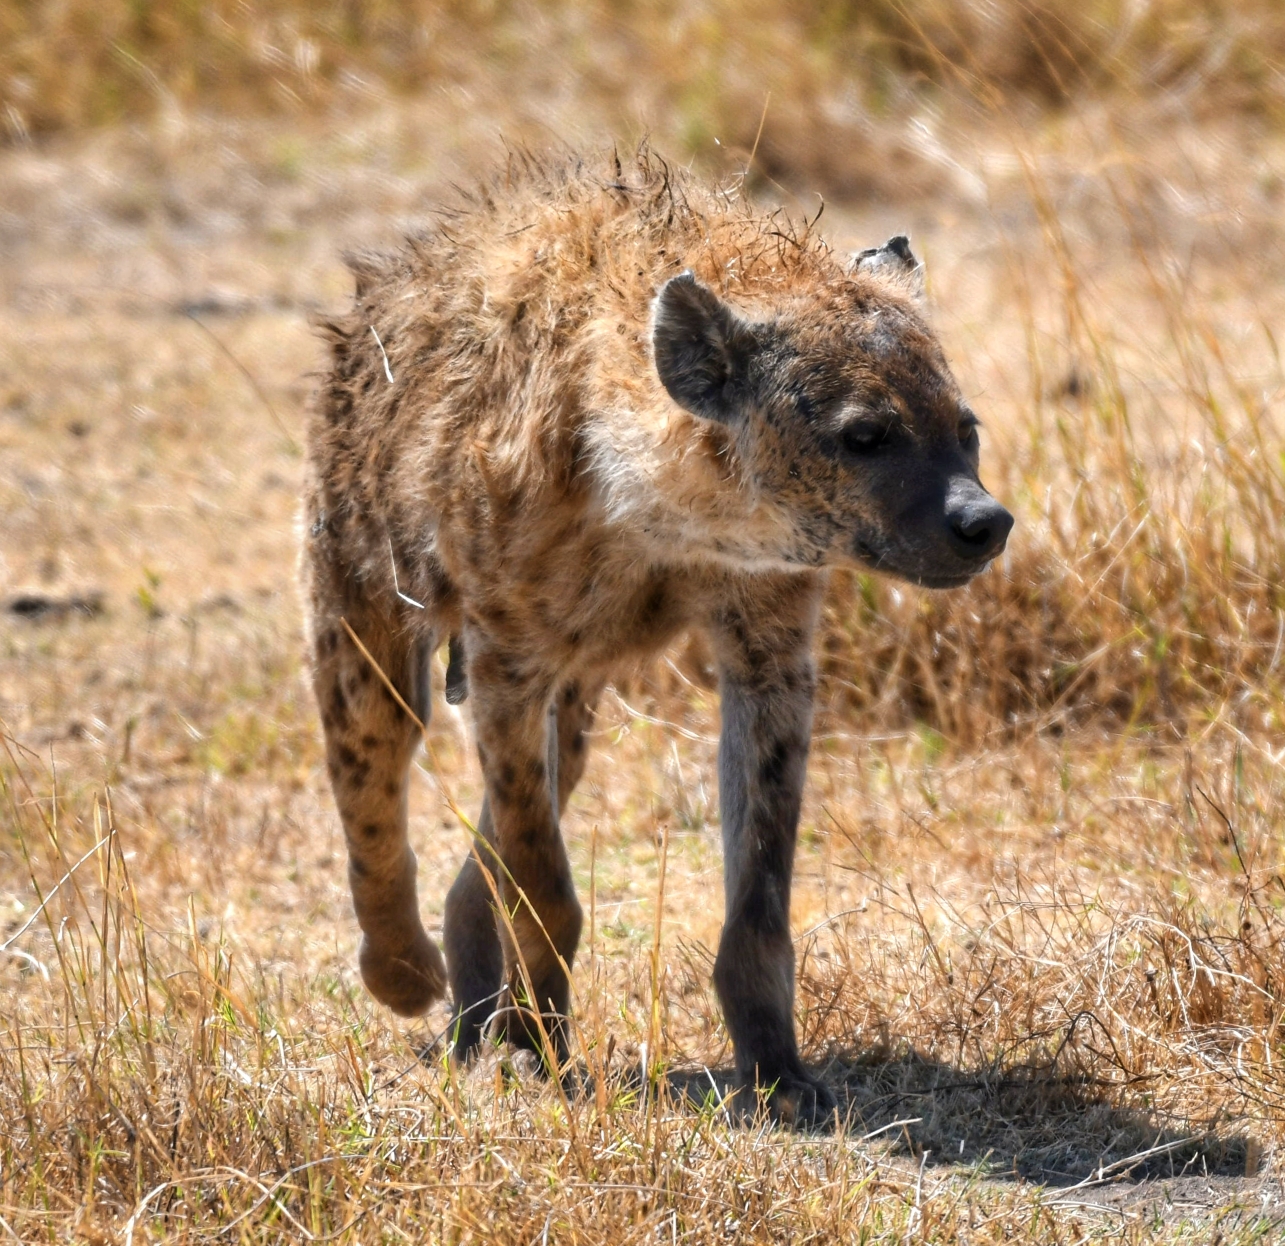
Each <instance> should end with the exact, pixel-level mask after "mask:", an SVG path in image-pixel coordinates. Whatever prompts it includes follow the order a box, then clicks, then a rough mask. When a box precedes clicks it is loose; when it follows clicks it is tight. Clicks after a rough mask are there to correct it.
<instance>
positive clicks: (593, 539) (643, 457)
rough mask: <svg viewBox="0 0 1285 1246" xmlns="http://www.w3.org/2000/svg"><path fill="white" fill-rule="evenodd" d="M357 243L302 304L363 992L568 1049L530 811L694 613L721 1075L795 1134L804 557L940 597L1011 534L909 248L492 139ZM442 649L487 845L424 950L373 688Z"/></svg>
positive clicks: (703, 190) (392, 734)
mask: <svg viewBox="0 0 1285 1246" xmlns="http://www.w3.org/2000/svg"><path fill="white" fill-rule="evenodd" d="M350 266H351V268H352V270H353V273H354V275H355V277H356V287H357V290H356V299H355V303H354V306H353V308H352V311H351V312H350V313H349V314H348V315H346V316H344V317H343V318H341V319H338V320H336V321H334V322H333V323H329V324H327V325H326V326H325V333H326V335H327V338H328V342H329V348H330V353H331V366H330V370H329V372H328V374H327V376H326V378H325V380H324V382H323V385H322V388H321V391H320V397H319V401H318V403H317V404H316V409H315V412H314V414H313V416H312V419H311V427H310V430H309V461H310V470H309V477H308V485H307V495H306V503H305V505H306V511H305V515H306V519H305V522H306V530H305V551H304V564H305V568H306V578H307V592H308V597H309V605H310V611H311V620H310V622H311V627H310V643H311V647H312V659H313V678H314V681H315V688H316V694H317V700H318V704H319V706H320V710H321V717H322V723H323V725H324V729H325V738H326V755H327V761H328V766H329V771H330V778H331V782H332V784H333V787H334V793H335V800H336V802H337V804H338V807H339V814H340V817H341V819H342V821H343V827H344V833H345V836H346V839H347V846H348V852H349V879H350V882H351V885H352V895H353V904H354V907H355V909H356V914H357V919H358V922H359V923H360V926H361V929H362V935H363V937H362V942H361V951H360V967H361V973H362V977H363V979H364V981H365V983H366V986H367V987H368V988H369V990H370V991H371V993H372V994H373V995H374V996H375V997H376V998H377V999H379V1000H380V1001H382V1002H383V1003H384V1004H386V1005H387V1006H388V1007H389V1008H391V1009H393V1010H394V1011H395V1012H397V1013H399V1014H402V1015H413V1014H416V1013H419V1012H422V1011H423V1010H425V1009H427V1008H428V1007H429V1006H430V1005H431V1004H433V1003H434V1002H435V1001H436V1000H438V999H440V998H442V996H443V995H444V994H445V992H446V991H447V989H448V986H449V989H450V992H451V995H452V998H453V1001H454V1008H455V1018H456V1026H455V1049H456V1054H457V1055H459V1056H461V1057H465V1056H467V1055H468V1054H469V1053H471V1052H472V1051H473V1050H474V1049H475V1048H476V1047H477V1045H478V1043H479V1042H480V1040H481V1039H482V1037H483V1034H484V1032H485V1030H486V1029H487V1027H488V1026H491V1027H493V1030H494V1032H495V1033H496V1035H497V1036H502V1037H505V1038H507V1039H508V1041H510V1042H514V1043H517V1044H522V1045H527V1046H532V1047H535V1048H536V1049H537V1050H538V1049H540V1043H541V1039H540V1035H539V1031H540V1030H544V1031H545V1033H546V1034H549V1035H551V1036H552V1040H553V1042H554V1044H555V1045H556V1048H557V1051H558V1053H560V1054H565V1051H566V1043H567V1034H566V1014H567V1008H568V982H567V980H566V976H565V972H564V969H563V966H564V965H570V964H571V962H572V959H573V957H574V956H575V952H576V945H577V942H578V940H579V938H580V927H581V908H580V904H579V902H578V901H577V898H576V893H575V888H574V886H573V883H572V877H571V870H570V867H569V865H568V861H567V854H566V850H565V848H564V846H563V842H562V838H561V835H560V833H559V826H558V822H559V811H560V810H561V809H562V808H564V807H565V804H566V801H567V797H568V796H569V795H570V793H571V791H572V789H573V788H574V787H575V785H576V782H577V780H579V778H580V776H581V773H582V772H583V770H584V765H585V739H586V729H587V727H588V726H589V724H590V722H591V720H592V717H593V711H594V704H595V701H596V700H597V698H598V695H599V693H600V691H601V690H602V688H603V685H604V683H605V682H606V681H607V680H608V679H610V678H611V676H612V673H613V671H615V670H618V669H619V667H620V665H621V663H622V662H629V661H636V660H637V659H638V658H640V657H642V656H645V655H647V654H650V653H654V652H655V651H656V650H658V649H659V648H661V647H662V646H664V645H665V644H666V643H668V642H669V641H671V640H672V639H673V638H674V637H675V635H676V634H677V633H679V632H681V631H683V630H685V629H692V628H699V629H703V630H704V632H705V633H706V634H707V635H708V637H709V640H710V642H711V645H712V648H713V651H714V653H715V654H716V656H717V662H718V668H719V677H720V688H721V704H722V736H721V741H720V745H719V755H718V775H719V796H720V803H721V819H722V833H723V843H724V852H725V865H724V876H725V889H726V924H725V926H724V931H723V936H722V941H721V943H720V946H719V951H718V955H717V959H716V961H715V966H714V983H715V986H716V989H717V991H718V996H719V999H720V1001H721V1003H722V1007H723V1013H724V1018H725V1021H726V1024H727V1028H728V1031H729V1033H730V1035H731V1038H732V1041H733V1044H734V1049H735V1059H736V1069H737V1075H738V1079H739V1081H740V1083H741V1084H742V1085H743V1086H745V1087H746V1088H749V1089H752V1088H758V1089H759V1090H760V1091H762V1092H765V1093H767V1094H768V1095H769V1096H770V1104H771V1107H772V1109H773V1111H774V1112H775V1113H776V1114H777V1115H778V1117H780V1118H782V1119H786V1120H793V1121H795V1122H798V1123H801V1124H809V1123H820V1122H822V1121H824V1120H825V1119H827V1118H828V1117H829V1115H830V1114H831V1113H832V1112H833V1109H834V1104H835V1100H834V1097H833V1095H832V1094H831V1093H830V1091H829V1090H828V1089H827V1088H826V1087H825V1086H824V1085H823V1084H822V1083H821V1082H820V1081H818V1080H817V1079H815V1078H814V1077H813V1076H811V1075H810V1074H809V1073H808V1071H807V1070H806V1069H805V1067H804V1065H803V1063H802V1061H801V1060H800V1057H799V1051H798V1045H797V1042H796V1039H795V1033H794V1018H793V1008H794V955H793V951H792V946H791V941H790V925H789V915H790V876H791V870H792V863H793V856H794V847H795V834H796V826H797V822H798V817H799V804H800V794H801V790H802V787H803V779H804V770H805V766H806V760H807V753H808V742H809V734H810V726H811V717H812V699H813V689H814V685H815V675H814V667H813V659H812V639H813V633H814V630H815V628H816V622H817V615H818V608H819V604H820V600H821V595H822V590H823V588H824V585H825V579H826V574H827V569H828V568H830V567H832V566H849V567H851V566H857V567H866V568H872V569H875V570H878V571H883V572H886V573H888V574H891V575H894V576H900V577H903V578H905V579H907V580H911V581H913V582H915V583H917V584H924V585H929V586H932V587H936V588H947V587H951V586H954V585H961V584H964V583H965V582H966V581H968V580H969V579H971V578H972V577H973V576H974V575H976V574H977V573H978V572H979V571H981V570H982V569H983V568H984V567H986V566H987V564H988V563H989V562H990V561H991V559H993V558H994V557H995V556H996V555H997V554H998V553H999V552H1000V551H1001V550H1002V549H1003V548H1004V543H1005V540H1006V539H1007V536H1008V532H1009V529H1010V527H1011V526H1012V518H1011V516H1010V515H1009V514H1008V512H1007V511H1005V510H1004V508H1003V507H1002V506H1000V505H999V504H998V503H997V502H996V501H995V500H994V499H993V498H992V497H991V496H990V495H989V494H988V493H987V492H986V490H985V489H984V488H983V487H982V485H981V484H980V483H979V480H978V475H977V472H978V438H977V419H976V417H975V416H974V414H973V413H972V412H971V411H970V409H969V407H968V405H967V404H966V403H965V401H964V399H963V397H962V396H961V394H960V391H959V387H958V386H957V385H956V383H955V381H954V379H953V378H952V376H951V373H950V370H949V368H948V366H947V363H946V360H945V358H944V356H943V353H942V349H941V346H940V345H939V343H938V340H937V338H936V336H935V335H934V334H933V331H932V330H931V329H930V328H929V327H928V324H927V323H926V321H925V319H924V316H923V314H922V311H921V309H920V305H919V302H920V288H919V285H920V271H919V265H918V263H917V262H916V260H915V258H914V256H913V255H912V254H911V252H910V249H909V247H908V245H907V243H906V240H905V239H904V238H902V237H898V238H894V239H892V240H891V241H889V242H888V243H886V244H885V245H884V246H882V247H878V248H875V249H873V250H870V251H865V252H862V253H860V254H859V255H856V256H853V257H851V258H848V257H840V256H838V255H836V254H835V253H834V252H833V251H832V250H831V249H830V247H829V246H828V245H827V244H826V243H825V242H824V241H823V240H822V239H821V238H820V237H819V236H818V235H817V233H816V232H815V231H814V230H813V229H810V228H808V227H806V226H804V227H794V226H792V225H790V224H789V223H788V222H787V221H786V220H785V219H784V218H783V217H782V216H780V215H779V214H764V213H761V212H758V211H755V210H754V209H752V208H751V207H750V206H748V204H747V203H746V202H745V201H744V200H743V198H742V197H740V196H739V195H737V194H732V193H722V192H720V191H718V190H716V189H710V188H707V187H705V186H703V185H701V184H699V183H698V182H697V181H695V180H694V179H692V178H690V177H688V176H686V175H680V174H679V173H678V172H677V171H675V170H674V169H673V168H672V167H671V166H669V165H667V164H666V163H665V162H664V161H663V160H661V159H660V158H659V157H657V156H655V155H654V154H651V153H649V152H648V151H646V150H645V149H644V150H642V151H640V152H639V153H638V154H637V155H636V156H635V157H633V158H632V159H630V160H629V161H628V162H627V164H626V165H625V166H624V167H622V165H621V162H620V161H619V159H617V158H616V157H615V156H614V154H613V155H608V156H606V157H603V158H602V159H600V160H579V159H570V160H565V161H561V162H557V163H550V164H544V163H542V162H540V161H538V160H536V159H534V158H532V157H529V156H514V157H511V158H510V161H509V164H508V167H507V168H506V169H505V170H503V171H502V172H501V173H500V174H499V175H498V176H497V177H496V178H495V179H494V180H493V182H492V183H490V184H489V185H488V187H487V188H486V189H485V190H483V191H480V192H477V193H475V194H474V195H473V196H472V197H470V198H467V199H465V200H464V201H462V203H461V204H460V205H459V206H457V207H456V208H455V209H453V210H451V211H445V212H443V213H442V214H441V215H440V217H439V218H438V223H437V224H436V225H433V226H431V227H429V228H427V229H425V230H424V231H423V232H421V233H417V234H414V235H413V236H411V237H409V238H408V239H407V240H406V242H405V244H404V245H403V246H402V247H401V249H400V250H398V251H397V252H396V253H394V254H390V255H363V256H359V257H356V258H353V259H351V260H350ZM345 623H346V624H347V626H348V627H351V629H352V631H353V633H354V634H355V635H356V636H357V637H359V638H360V640H361V643H362V645H364V647H365V648H366V650H367V651H368V653H369V655H370V658H369V659H368V658H367V657H366V656H364V655H363V654H362V653H361V651H360V650H359V648H358V647H357V646H356V645H355V644H354V643H353V641H352V640H351V639H350V637H349V634H348V631H347V630H346V627H345V626H344V624H345ZM447 640H449V642H450V656H451V661H450V670H449V675H448V680H447V684H448V687H447V692H448V695H449V696H450V697H451V699H452V700H456V701H458V700H460V699H461V698H462V697H463V696H464V694H465V693H467V697H468V704H469V705H470V706H471V710H472V718H473V722H474V724H475V729H476V734H477V749H478V756H479V758H480V760H481V765H482V771H483V775H484V778H485V790H486V795H485V799H484V802H483V806H482V811H481V817H480V819H479V822H478V829H479V832H480V835H481V836H483V837H485V841H486V842H485V844H484V845H475V847H474V848H473V850H472V851H470V853H469V854H468V856H467V858H466V860H465V861H464V864H463V868H462V869H461V871H460V874H459V876H458V877H457V878H456V880H455V882H454V885H453V886H452V887H451V889H450V892H449V895H448V896H447V899H446V914H445V952H446V954H445V960H443V957H442V954H441V953H440V952H439V951H438V949H437V947H436V946H435V944H434V943H433V942H432V941H431V940H430V939H429V938H428V936H427V934H426V933H425V931H424V928H423V925H422V924H421V921H420V915H419V909H418V904H417V899H416V873H415V856H414V854H413V853H412V851H411V849H410V848H409V846H408V844H407V835H406V789H407V775H408V769H409V765H410V761H411V757H412V753H413V751H414V749H415V746H416V743H417V739H418V730H417V728H416V726H415V724H414V722H413V720H412V718H411V717H410V716H409V715H408V714H407V713H406V712H405V709H404V708H403V707H402V705H401V704H400V703H399V702H400V701H404V702H405V704H406V706H409V707H410V709H412V710H413V711H414V712H415V714H417V715H418V716H420V717H421V718H427V716H428V712H429V701H430V697H429V669H430V657H431V655H432V654H433V653H434V651H435V650H436V649H437V648H438V647H439V645H441V644H442V643H444V642H446V641H447ZM370 659H373V661H374V663H377V664H378V666H379V668H380V669H381V670H382V672H383V674H384V675H386V676H387V678H388V680H389V681H391V684H392V685H393V687H395V688H396V689H397V692H398V696H397V697H395V696H393V695H392V694H391V693H390V692H389V690H388V688H387V687H386V685H385V683H384V681H383V679H382V678H381V677H380V674H379V673H378V672H377V671H376V670H374V669H373V667H372V662H371V660H370ZM500 863H502V865H501V864H500ZM488 872H489V877H488ZM492 886H496V887H498V889H499V894H500V896H501V898H502V899H503V901H504V903H505V905H506V907H507V909H508V911H509V912H510V913H511V915H512V916H511V927H512V931H513V937H512V938H511V937H510V936H509V934H508V925H507V924H506V923H505V922H504V921H500V920H497V918H498V914H497V911H496V909H495V907H494V900H493V896H494V893H493V891H492ZM517 887H520V888H521V891H522V893H524V894H525V896H526V898H527V903H525V904H524V903H519V902H517V901H518V893H517V891H516V888H517ZM532 909H534V910H535V912H534V913H533V912H532ZM537 915H538V917H537ZM514 939H516V943H517V947H516V948H515V947H514V946H513V941H514ZM519 951H520V960H519V955H518V953H519ZM522 964H524V965H525V969H526V976H523V974H522V972H521V965H522ZM497 1001H498V1002H497ZM546 1054H547V1053H546Z"/></svg>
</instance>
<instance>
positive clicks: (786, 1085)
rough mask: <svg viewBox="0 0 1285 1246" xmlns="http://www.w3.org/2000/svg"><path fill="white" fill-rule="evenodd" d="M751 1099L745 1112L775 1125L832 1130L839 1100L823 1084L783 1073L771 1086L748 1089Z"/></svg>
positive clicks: (799, 1075)
mask: <svg viewBox="0 0 1285 1246" xmlns="http://www.w3.org/2000/svg"><path fill="white" fill-rule="evenodd" d="M746 1089H747V1090H750V1091H751V1094H752V1096H753V1097H752V1098H749V1099H748V1102H746V1103H745V1104H744V1107H745V1108H750V1109H751V1110H752V1111H755V1112H756V1113H757V1112H762V1111H764V1110H766V1112H767V1114H768V1115H769V1116H770V1117H771V1118H772V1120H774V1121H776V1122H777V1124H780V1125H785V1126H787V1127H788V1128H791V1129H802V1130H808V1131H812V1130H825V1129H833V1128H834V1124H835V1115H834V1114H835V1109H836V1108H837V1107H838V1100H837V1099H836V1098H835V1096H834V1092H833V1091H832V1090H831V1089H830V1088H829V1087H828V1086H827V1085H826V1084H825V1083H824V1082H821V1081H818V1080H817V1079H816V1078H815V1077H812V1076H811V1075H810V1074H808V1073H803V1072H799V1073H786V1074H783V1075H782V1076H780V1077H778V1078H777V1079H776V1080H775V1081H773V1082H770V1083H764V1082H760V1083H759V1085H758V1086H756V1087H752V1088H750V1087H747V1088H746Z"/></svg>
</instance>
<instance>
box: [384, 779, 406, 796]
mask: <svg viewBox="0 0 1285 1246" xmlns="http://www.w3.org/2000/svg"><path fill="white" fill-rule="evenodd" d="M401 794H402V785H401V784H400V783H398V782H397V780H396V779H389V780H388V781H387V782H386V783H385V784H384V795H385V796H388V797H397V796H400V795H401Z"/></svg>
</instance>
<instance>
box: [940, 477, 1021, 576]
mask: <svg viewBox="0 0 1285 1246" xmlns="http://www.w3.org/2000/svg"><path fill="white" fill-rule="evenodd" d="M946 522H947V523H948V524H949V525H950V537H951V544H952V545H953V546H954V548H955V552H956V553H957V554H958V555H959V556H960V557H961V558H967V559H969V560H970V561H980V560H982V559H986V558H994V557H995V555H996V554H998V553H999V552H1000V550H1002V549H1003V548H1004V544H1005V542H1006V541H1007V540H1008V534H1009V533H1010V532H1011V531H1012V530H1013V516H1012V515H1010V514H1009V513H1008V511H1006V510H1005V509H1004V508H1003V507H1002V506H1001V505H1000V504H999V503H998V502H997V501H995V499H994V498H993V497H991V495H990V494H989V493H986V492H985V491H984V490H981V489H978V490H977V491H976V493H975V494H974V495H973V496H971V497H969V498H968V500H967V501H965V502H963V503H962V505H956V506H954V507H952V508H951V510H950V511H949V513H948V514H947V515H946Z"/></svg>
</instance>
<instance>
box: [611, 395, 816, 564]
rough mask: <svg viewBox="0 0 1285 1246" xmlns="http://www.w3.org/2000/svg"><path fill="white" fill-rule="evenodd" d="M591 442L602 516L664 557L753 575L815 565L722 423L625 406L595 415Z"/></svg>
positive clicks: (625, 535) (624, 535)
mask: <svg viewBox="0 0 1285 1246" xmlns="http://www.w3.org/2000/svg"><path fill="white" fill-rule="evenodd" d="M586 441H587V443H588V454H587V461H588V471H589V475H590V478H591V481H592V491H593V493H594V495H595V498H596V501H597V503H598V506H599V508H600V510H601V513H602V515H603V518H604V521H605V522H606V524H607V525H608V526H610V527H611V528H612V529H613V530H614V531H616V532H618V533H619V534H620V535H621V537H622V538H623V539H624V541H625V543H626V544H628V545H631V546H634V547H638V546H640V545H641V546H642V547H644V548H645V549H647V551H648V552H649V554H651V555H654V557H655V560H656V561H666V562H668V561H675V560H677V561H681V562H684V563H687V564H691V565H710V566H717V567H719V568H722V569H724V570H737V571H745V572H760V571H790V570H799V569H801V568H803V567H808V566H815V565H817V560H816V559H815V558H813V557H811V556H810V555H808V554H806V553H804V552H803V550H802V542H801V540H800V537H799V534H798V532H797V531H796V530H795V527H794V525H793V524H792V523H791V521H790V519H789V516H788V515H787V514H786V513H785V512H784V511H783V510H782V509H781V508H780V507H779V506H778V505H776V504H775V503H774V501H773V500H772V499H771V498H770V497H769V496H767V495H766V494H765V493H764V492H763V491H762V490H760V489H759V488H758V487H757V486H756V485H755V483H754V481H753V480H752V479H751V478H750V476H749V474H748V473H747V472H746V471H745V470H744V468H743V466H742V464H741V461H740V457H739V455H738V454H737V452H736V447H735V444H734V442H733V439H732V438H731V436H730V435H728V434H727V433H726V432H725V431H724V430H723V429H721V428H710V427H708V426H706V425H705V423H704V422H702V421H699V420H696V419H695V418H693V417H691V416H689V415H687V414H686V413H685V412H682V411H679V410H674V411H672V412H666V413H665V414H664V415H660V414H659V413H657V412H654V411H646V410H644V411H641V412H640V411H638V410H637V409H636V408H634V409H630V408H628V407H624V406H622V407H618V408H616V409H614V410H612V411H610V412H609V413H606V415H605V418H602V419H600V420H598V421H595V422H594V424H593V425H592V426H591V428H590V429H589V430H588V434H587V437H586Z"/></svg>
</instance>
